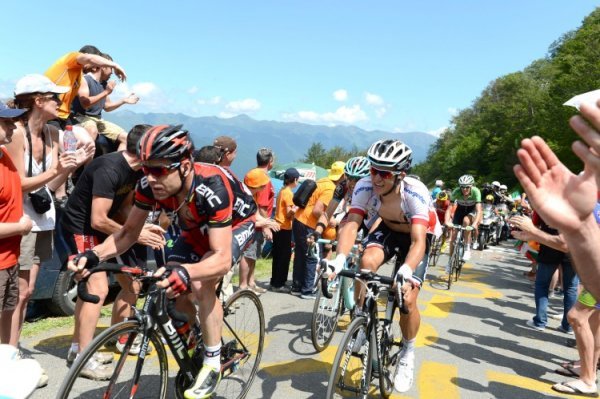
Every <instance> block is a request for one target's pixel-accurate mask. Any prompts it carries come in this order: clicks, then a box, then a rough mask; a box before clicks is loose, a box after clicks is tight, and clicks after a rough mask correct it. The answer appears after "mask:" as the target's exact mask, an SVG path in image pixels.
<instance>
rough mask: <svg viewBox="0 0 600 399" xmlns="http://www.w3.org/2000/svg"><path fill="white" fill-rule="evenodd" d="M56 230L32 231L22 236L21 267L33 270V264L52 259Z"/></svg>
mask: <svg viewBox="0 0 600 399" xmlns="http://www.w3.org/2000/svg"><path fill="white" fill-rule="evenodd" d="M53 235H54V230H47V231H32V232H30V233H28V234H26V235H24V236H23V238H21V255H20V256H19V269H20V270H31V268H32V267H33V265H40V264H42V262H44V261H47V260H48V259H52V249H53V248H54V236H53Z"/></svg>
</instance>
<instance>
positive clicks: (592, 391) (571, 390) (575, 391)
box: [552, 380, 598, 398]
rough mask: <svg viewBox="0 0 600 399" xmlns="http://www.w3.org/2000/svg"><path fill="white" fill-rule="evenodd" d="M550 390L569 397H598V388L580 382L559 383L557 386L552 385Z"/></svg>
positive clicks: (594, 385)
mask: <svg viewBox="0 0 600 399" xmlns="http://www.w3.org/2000/svg"><path fill="white" fill-rule="evenodd" d="M552 389H553V390H555V391H556V392H560V393H566V394H569V395H580V396H586V397H588V398H597V397H598V387H597V386H596V384H593V385H587V384H586V383H585V382H583V381H581V380H572V381H565V382H559V383H558V384H554V385H552Z"/></svg>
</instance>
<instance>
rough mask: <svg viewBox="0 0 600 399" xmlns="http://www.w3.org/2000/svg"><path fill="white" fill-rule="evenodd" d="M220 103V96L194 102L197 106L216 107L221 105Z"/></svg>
mask: <svg viewBox="0 0 600 399" xmlns="http://www.w3.org/2000/svg"><path fill="white" fill-rule="evenodd" d="M221 101H222V98H221V97H220V96H215V97H212V98H201V99H199V100H196V103H197V104H199V105H218V104H220V103H221Z"/></svg>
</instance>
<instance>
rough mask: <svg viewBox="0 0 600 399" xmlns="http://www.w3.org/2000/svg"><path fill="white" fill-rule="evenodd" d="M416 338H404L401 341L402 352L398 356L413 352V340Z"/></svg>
mask: <svg viewBox="0 0 600 399" xmlns="http://www.w3.org/2000/svg"><path fill="white" fill-rule="evenodd" d="M416 340H417V339H416V338H413V339H410V340H405V341H404V342H403V343H402V345H403V346H402V353H401V354H400V357H405V356H407V355H409V354H411V353H414V351H415V342H416Z"/></svg>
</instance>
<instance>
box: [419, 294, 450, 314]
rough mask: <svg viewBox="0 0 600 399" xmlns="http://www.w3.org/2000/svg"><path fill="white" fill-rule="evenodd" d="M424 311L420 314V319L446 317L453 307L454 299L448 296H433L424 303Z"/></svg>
mask: <svg viewBox="0 0 600 399" xmlns="http://www.w3.org/2000/svg"><path fill="white" fill-rule="evenodd" d="M425 304H426V305H425V309H424V310H423V311H422V312H421V316H422V317H432V318H437V319H441V318H444V317H448V315H449V314H450V311H451V310H452V308H453V307H454V298H452V297H451V296H448V295H439V294H435V295H433V296H432V297H431V299H430V300H429V301H427V302H425Z"/></svg>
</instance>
